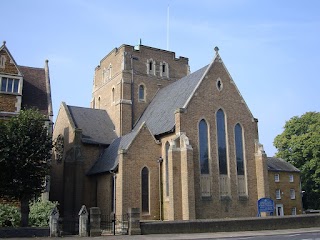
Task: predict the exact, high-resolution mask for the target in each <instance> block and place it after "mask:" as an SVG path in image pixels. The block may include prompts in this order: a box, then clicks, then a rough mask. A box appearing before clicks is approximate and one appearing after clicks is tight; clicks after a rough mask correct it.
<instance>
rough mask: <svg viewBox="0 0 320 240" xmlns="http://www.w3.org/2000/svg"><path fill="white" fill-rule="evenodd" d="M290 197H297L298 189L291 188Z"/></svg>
mask: <svg viewBox="0 0 320 240" xmlns="http://www.w3.org/2000/svg"><path fill="white" fill-rule="evenodd" d="M290 198H291V199H292V200H294V199H296V191H295V190H294V188H291V189H290Z"/></svg>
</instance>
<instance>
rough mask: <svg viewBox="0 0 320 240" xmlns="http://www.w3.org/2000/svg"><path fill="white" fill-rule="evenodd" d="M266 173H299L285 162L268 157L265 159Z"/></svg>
mask: <svg viewBox="0 0 320 240" xmlns="http://www.w3.org/2000/svg"><path fill="white" fill-rule="evenodd" d="M267 165H268V171H275V172H277V171H279V172H300V170H299V169H298V168H296V167H295V166H293V165H292V164H291V163H289V162H286V161H285V160H283V159H281V158H275V157H268V158H267Z"/></svg>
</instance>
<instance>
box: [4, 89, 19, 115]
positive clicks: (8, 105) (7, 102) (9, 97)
mask: <svg viewBox="0 0 320 240" xmlns="http://www.w3.org/2000/svg"><path fill="white" fill-rule="evenodd" d="M16 103H17V96H16V95H13V94H5V93H0V112H16V111H17V108H16Z"/></svg>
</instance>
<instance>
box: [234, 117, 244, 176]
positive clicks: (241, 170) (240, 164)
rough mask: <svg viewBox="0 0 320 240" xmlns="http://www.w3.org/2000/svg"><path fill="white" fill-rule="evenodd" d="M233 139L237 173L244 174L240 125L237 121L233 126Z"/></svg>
mask: <svg viewBox="0 0 320 240" xmlns="http://www.w3.org/2000/svg"><path fill="white" fill-rule="evenodd" d="M234 139H235V145H236V159H237V174H238V175H244V164H243V160H244V157H243V142H242V141H243V140H242V127H241V126H240V124H239V123H237V124H236V126H235V127H234Z"/></svg>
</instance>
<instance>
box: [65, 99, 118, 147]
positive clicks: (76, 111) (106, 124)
mask: <svg viewBox="0 0 320 240" xmlns="http://www.w3.org/2000/svg"><path fill="white" fill-rule="evenodd" d="M67 107H68V110H69V112H70V115H71V117H72V120H73V123H74V125H75V127H76V128H80V129H82V142H83V143H88V144H103V145H109V144H110V143H111V142H112V140H113V139H115V138H117V135H116V133H115V132H114V129H115V127H114V124H113V122H112V121H111V119H110V117H109V115H108V113H107V112H106V111H105V110H101V109H93V108H84V107H76V106H69V105H67Z"/></svg>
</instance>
